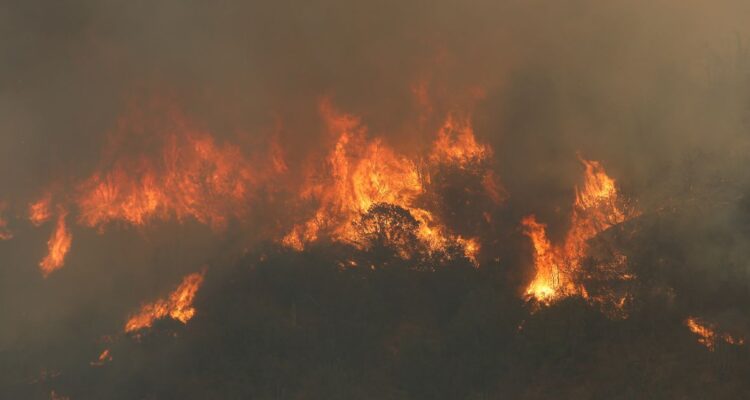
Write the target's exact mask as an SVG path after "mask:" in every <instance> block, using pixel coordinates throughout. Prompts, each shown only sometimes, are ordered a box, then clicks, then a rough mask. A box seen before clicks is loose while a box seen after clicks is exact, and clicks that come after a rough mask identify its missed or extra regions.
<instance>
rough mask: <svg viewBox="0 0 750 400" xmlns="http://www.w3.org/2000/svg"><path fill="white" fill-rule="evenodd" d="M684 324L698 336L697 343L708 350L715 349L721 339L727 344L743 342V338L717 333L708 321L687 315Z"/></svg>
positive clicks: (739, 344) (738, 344)
mask: <svg viewBox="0 0 750 400" xmlns="http://www.w3.org/2000/svg"><path fill="white" fill-rule="evenodd" d="M685 326H687V327H688V329H690V332H693V333H694V334H696V335H697V336H698V343H700V344H702V345H704V346H706V348H707V349H708V350H710V351H714V350H715V349H716V343H717V342H718V341H719V340H721V341H723V342H725V343H727V344H731V345H736V346H741V345H743V344H745V339H744V338H741V337H734V336H732V335H730V334H728V333H717V332H716V330H715V328H714V327H713V326H712V325H711V324H708V323H705V322H702V321H700V320H699V319H698V318H695V317H689V318H688V319H686V320H685Z"/></svg>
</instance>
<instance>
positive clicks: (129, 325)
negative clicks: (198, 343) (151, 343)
mask: <svg viewBox="0 0 750 400" xmlns="http://www.w3.org/2000/svg"><path fill="white" fill-rule="evenodd" d="M204 275H205V270H203V271H201V272H195V273H192V274H190V275H188V276H186V277H185V278H183V280H182V283H180V285H179V286H178V287H177V289H175V290H174V291H173V292H172V293H171V294H170V295H169V297H168V298H166V299H159V300H156V301H154V302H152V303H148V304H145V305H143V306H142V307H141V310H140V311H139V312H138V313H137V314H134V315H132V316H131V317H130V318H129V319H128V321H127V322H126V323H125V332H135V331H138V330H140V329H144V328H150V327H151V325H153V323H154V321H156V320H158V319H162V318H166V317H170V318H172V319H174V320H177V321H180V322H182V323H183V324H185V323H187V322H188V321H189V320H190V319H191V318H193V316H194V315H195V308H193V300H194V299H195V295H196V293H198V289H200V286H201V284H203V277H204Z"/></svg>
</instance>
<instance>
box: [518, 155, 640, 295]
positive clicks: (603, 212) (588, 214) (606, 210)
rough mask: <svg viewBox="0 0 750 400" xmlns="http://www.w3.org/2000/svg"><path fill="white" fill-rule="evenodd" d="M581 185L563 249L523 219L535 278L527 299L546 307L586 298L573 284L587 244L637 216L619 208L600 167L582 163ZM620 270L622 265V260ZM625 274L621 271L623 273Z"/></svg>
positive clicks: (612, 185) (539, 227)
mask: <svg viewBox="0 0 750 400" xmlns="http://www.w3.org/2000/svg"><path fill="white" fill-rule="evenodd" d="M581 162H582V163H583V165H584V167H585V176H584V184H583V186H582V187H581V188H576V198H575V202H574V204H573V212H572V215H571V225H570V228H569V230H568V233H567V235H566V238H565V243H564V244H563V245H562V246H556V245H552V244H551V243H550V241H549V239H547V234H546V226H545V225H544V224H540V223H538V222H537V221H536V218H535V217H534V216H533V215H531V216H528V217H526V218H524V219H523V221H522V225H523V227H524V233H525V234H526V235H527V236H528V237H529V238H530V239H531V241H532V243H533V245H534V266H535V271H536V272H535V276H534V279H533V280H532V281H531V282H530V283H529V285H528V286H527V288H526V295H527V296H529V297H531V298H534V299H536V300H537V301H540V302H542V303H546V304H549V303H551V302H553V301H555V300H557V299H560V298H562V297H565V296H571V295H580V296H582V297H584V298H588V293H586V289H585V288H584V287H583V286H582V285H580V284H579V283H577V282H575V272H576V271H578V269H580V263H581V261H582V260H583V258H584V257H585V256H586V251H587V249H588V245H587V242H588V241H589V240H590V239H591V238H593V237H595V236H596V235H598V234H599V233H600V232H602V231H604V230H605V229H607V228H609V227H611V226H614V225H617V224H620V223H622V222H624V221H626V220H628V219H630V218H633V217H634V216H636V215H637V213H635V212H634V211H632V210H629V209H627V208H625V207H624V206H623V205H622V204H621V202H622V201H621V200H620V199H619V194H618V192H617V187H616V184H615V181H614V180H613V179H612V178H610V177H609V176H608V175H607V174H606V172H605V171H604V168H603V167H602V166H601V164H600V163H598V162H596V161H587V160H583V159H581ZM622 258H623V259H622V262H621V263H620V266H623V265H625V263H624V256H622ZM623 273H624V271H623Z"/></svg>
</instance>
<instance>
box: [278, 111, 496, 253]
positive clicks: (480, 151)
mask: <svg viewBox="0 0 750 400" xmlns="http://www.w3.org/2000/svg"><path fill="white" fill-rule="evenodd" d="M320 113H321V116H322V118H323V120H324V122H325V124H326V127H327V129H328V131H329V133H330V134H331V136H333V137H335V138H336V139H335V143H334V144H333V146H332V149H331V151H330V152H329V154H328V155H327V157H326V159H325V160H326V163H325V168H324V169H323V171H322V172H321V171H319V170H316V171H315V172H314V173H313V174H311V175H310V176H308V178H307V180H306V183H305V185H304V186H303V188H302V190H301V195H300V197H301V198H302V199H304V200H311V199H312V200H315V201H316V202H317V203H318V208H317V210H316V212H315V213H314V215H313V216H312V217H311V218H310V219H308V220H307V221H305V222H302V223H299V224H297V225H295V226H294V227H293V228H292V229H291V231H290V232H289V233H288V234H287V235H286V236H284V238H283V239H282V243H283V244H284V245H286V246H287V247H290V248H293V249H295V250H302V249H304V247H305V245H306V244H307V243H311V242H314V241H316V240H318V239H319V238H320V237H321V234H324V235H325V236H326V237H330V238H331V239H333V240H335V241H341V242H346V243H351V244H354V245H357V246H358V247H364V245H363V243H364V242H365V241H366V240H365V238H363V233H362V231H361V229H360V228H361V227H362V225H357V224H356V223H355V222H356V221H358V220H359V218H360V217H361V216H362V215H364V214H367V213H368V212H370V211H371V209H373V207H375V206H377V205H384V204H388V205H392V206H396V207H398V208H401V209H403V210H406V211H407V212H408V213H409V215H410V217H412V218H414V219H415V220H416V222H417V229H416V235H417V238H418V240H419V241H420V242H421V243H422V244H423V245H424V246H426V247H427V249H428V250H429V251H430V252H433V253H437V252H440V251H444V249H445V248H446V246H447V245H448V244H449V243H458V244H459V245H461V246H462V247H463V248H464V250H465V253H466V256H467V258H469V259H472V260H476V255H477V253H478V251H479V242H478V241H477V240H476V239H462V238H460V237H458V236H454V235H452V234H450V233H449V232H448V230H447V228H445V227H444V226H443V225H442V224H440V223H439V221H437V220H436V219H435V217H434V216H433V215H432V213H430V212H429V211H428V210H426V209H424V208H422V207H420V206H418V205H417V203H418V200H419V199H420V197H421V196H423V195H424V194H425V193H426V190H427V188H426V186H425V178H426V177H425V175H424V174H423V173H422V171H421V170H420V168H419V167H418V164H417V163H416V162H415V161H413V160H411V159H409V158H407V157H405V156H403V155H400V154H397V153H396V152H395V151H394V150H393V149H391V148H390V147H389V146H387V145H386V144H385V143H384V142H383V141H382V140H381V139H377V138H376V139H368V138H367V129H366V128H365V127H364V126H362V124H361V121H360V120H359V118H357V117H355V116H352V115H349V114H344V113H340V112H338V111H336V110H335V109H334V108H333V107H332V106H331V104H330V102H329V101H327V100H324V101H322V102H321V105H320ZM487 154H489V150H488V148H486V147H484V146H482V145H479V144H478V143H477V142H476V140H475V139H474V134H473V130H472V128H471V125H470V124H468V122H467V121H463V122H461V123H459V122H457V121H456V120H455V119H453V118H452V117H451V118H449V119H448V121H447V122H446V125H445V126H444V127H443V128H441V129H440V131H439V133H438V139H437V141H436V144H435V146H434V150H433V153H432V155H431V156H430V159H431V160H433V161H434V162H441V163H456V164H458V165H466V164H467V163H469V162H471V161H472V160H478V159H481V158H484V157H486V156H487ZM494 183H495V182H494V181H493V184H494ZM399 252H400V253H401V254H402V255H403V256H404V257H406V256H408V252H406V251H405V250H403V249H401V250H400V251H399Z"/></svg>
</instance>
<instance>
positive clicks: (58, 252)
mask: <svg viewBox="0 0 750 400" xmlns="http://www.w3.org/2000/svg"><path fill="white" fill-rule="evenodd" d="M67 216H68V213H67V211H65V209H63V208H60V209H59V210H58V213H57V225H56V226H55V230H54V232H52V236H51V237H50V239H49V241H47V248H48V252H47V256H46V257H44V259H43V260H42V261H41V262H40V263H39V268H40V270H41V271H42V276H44V277H45V278H46V277H48V276H49V274H51V273H52V272H54V271H56V270H58V269H60V268H62V267H63V265H64V264H65V256H66V255H67V254H68V251H69V250H70V244H71V242H72V241H73V237H72V236H71V234H70V232H69V231H68V228H67V225H66V223H65V218H66V217H67Z"/></svg>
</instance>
